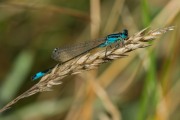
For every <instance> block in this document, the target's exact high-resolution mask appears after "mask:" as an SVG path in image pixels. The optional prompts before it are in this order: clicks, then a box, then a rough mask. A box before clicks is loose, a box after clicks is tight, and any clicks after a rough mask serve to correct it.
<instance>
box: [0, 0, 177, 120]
mask: <svg viewBox="0 0 180 120" xmlns="http://www.w3.org/2000/svg"><path fill="white" fill-rule="evenodd" d="M179 21H180V2H179V0H68V1H66V0H1V1H0V51H1V52H0V108H2V107H3V106H4V105H6V104H7V103H8V102H10V101H11V100H13V99H14V98H15V97H17V96H18V95H20V94H21V93H23V92H25V91H26V90H28V89H29V88H30V87H31V86H33V85H34V84H36V83H37V82H38V81H32V80H31V76H32V75H33V74H35V73H36V72H38V71H41V70H45V69H47V68H49V67H51V66H54V65H56V64H57V62H55V61H54V60H52V59H51V57H50V56H51V52H52V50H53V49H54V48H55V47H61V46H64V45H69V44H73V43H76V42H78V41H88V40H93V39H95V38H100V37H104V36H106V35H107V34H110V33H113V32H117V31H122V29H124V28H126V29H128V30H129V34H130V35H133V34H134V33H136V32H138V31H139V30H141V29H143V28H145V27H148V26H150V27H151V28H152V29H156V28H159V27H160V28H162V27H166V26H172V25H174V26H175V30H174V31H171V32H168V33H166V34H164V35H162V36H161V37H160V38H159V39H157V40H155V41H154V42H153V43H152V46H151V47H150V48H146V49H140V50H136V51H133V52H132V53H130V54H129V56H128V57H126V58H123V59H119V60H116V61H113V62H111V63H107V64H103V65H101V66H100V67H99V68H98V69H97V70H94V71H89V72H84V74H83V75H82V74H80V75H76V76H69V77H67V78H65V79H63V81H64V83H63V84H62V85H60V86H56V87H54V88H53V89H54V90H53V91H52V92H44V93H39V94H37V95H33V96H31V97H28V98H25V99H23V100H21V101H19V102H18V103H17V104H15V105H13V106H12V108H11V109H10V110H8V111H6V112H4V113H2V114H0V120H32V119H33V120H112V119H114V120H118V119H122V120H180V114H178V113H180V95H179V91H180V62H179V61H180V54H179V53H180V47H179V45H180V34H179V33H180V28H179V27H180V22H179ZM99 85H100V86H102V87H100V86H99ZM102 88H104V89H102Z"/></svg>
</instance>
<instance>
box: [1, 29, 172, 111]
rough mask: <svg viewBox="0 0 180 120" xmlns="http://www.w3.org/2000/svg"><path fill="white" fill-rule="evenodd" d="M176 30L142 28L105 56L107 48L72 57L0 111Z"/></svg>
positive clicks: (146, 45) (143, 46)
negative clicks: (70, 76) (65, 78)
mask: <svg viewBox="0 0 180 120" xmlns="http://www.w3.org/2000/svg"><path fill="white" fill-rule="evenodd" d="M171 30H174V27H173V26H172V27H167V28H162V29H156V30H148V29H147V28H145V29H143V30H141V31H140V32H138V33H136V34H134V35H133V36H131V37H129V38H128V39H127V40H126V41H125V46H124V47H121V48H112V49H109V50H108V51H107V53H106V56H105V52H106V51H105V50H102V51H98V52H96V53H86V54H84V55H82V56H79V57H77V58H74V59H72V60H71V61H68V62H66V63H64V64H62V65H56V67H54V68H53V70H52V71H51V73H49V74H47V75H45V76H44V77H43V78H42V79H41V80H40V81H39V82H38V83H37V84H35V85H34V86H33V87H32V88H30V89H29V90H28V91H26V92H24V93H23V94H21V95H20V96H18V97H17V98H16V99H14V100H13V101H11V102H10V103H8V104H7V105H6V106H5V107H4V108H2V109H1V110H0V112H3V111H5V110H6V109H8V108H10V106H12V105H13V104H15V103H16V102H17V101H19V100H20V99H22V98H25V97H29V96H31V95H33V94H36V93H38V92H44V91H50V90H51V87H52V86H54V85H59V84H61V83H62V81H61V80H62V79H63V78H64V77H66V76H69V75H73V74H78V73H81V72H82V71H85V70H92V69H95V68H97V67H98V66H99V65H100V64H102V63H106V62H108V61H112V60H115V59H118V58H123V57H125V56H126V53H128V52H130V51H133V50H136V49H138V48H145V47H148V46H150V44H149V43H146V44H145V43H144V42H148V41H151V40H154V39H155V38H157V37H158V36H159V35H161V34H164V33H166V32H168V31H171Z"/></svg>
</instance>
